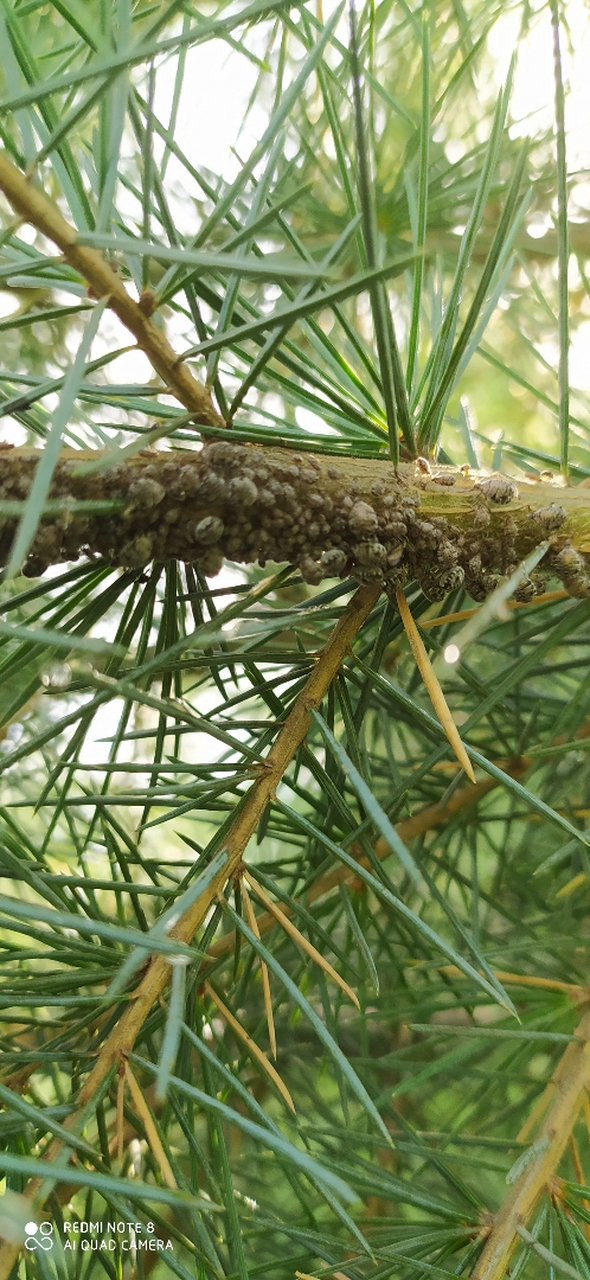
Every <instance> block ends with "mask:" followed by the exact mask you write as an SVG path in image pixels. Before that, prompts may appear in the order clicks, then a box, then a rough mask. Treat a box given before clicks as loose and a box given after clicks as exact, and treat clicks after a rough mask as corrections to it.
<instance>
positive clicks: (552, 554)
mask: <svg viewBox="0 0 590 1280" xmlns="http://www.w3.org/2000/svg"><path fill="white" fill-rule="evenodd" d="M38 459H39V454H38V453H37V452H36V451H35V450H32V449H26V448H25V449H10V448H4V449H2V452H1V454H0V461H1V473H0V563H2V564H5V563H6V562H7V559H8V557H9V555H10V550H11V546H12V543H13V539H14V535H15V531H16V528H17V523H18V513H19V512H20V510H22V508H23V506H24V501H25V500H26V497H27V494H28V493H29V491H30V487H31V484H32V481H33V477H34V473H35V468H36V466H37V462H38ZM421 461H422V460H418V463H416V464H414V463H403V464H401V466H400V468H399V470H398V472H396V471H395V470H394V468H393V466H392V464H391V463H390V462H389V461H387V460H385V459H358V458H355V459H352V458H345V457H334V456H332V457H329V456H325V455H314V454H311V453H305V454H304V453H297V452H292V451H291V450H289V449H281V448H276V447H269V448H266V447H261V446H258V445H244V444H239V443H232V442H230V441H225V440H215V441H213V442H212V443H207V444H205V445H204V447H203V448H202V449H200V450H191V451H188V450H182V451H181V450H178V451H172V450H171V451H169V452H165V451H163V450H162V451H160V450H144V451H143V452H142V453H140V454H138V455H135V456H134V457H133V458H131V459H129V460H127V461H125V462H124V463H120V464H117V465H109V464H108V459H106V458H102V459H101V457H100V455H97V454H93V455H89V454H83V453H76V452H75V451H71V450H70V451H64V453H63V454H62V456H61V458H60V460H59V463H58V465H57V467H56V470H55V473H54V476H53V483H52V487H51V492H50V495H49V500H48V503H47V504H46V506H45V508H44V512H43V515H42V518H41V520H40V523H39V526H38V529H37V532H36V535H35V538H34V541H33V543H32V545H31V547H30V550H29V554H28V557H27V560H26V563H25V566H24V573H25V574H26V575H27V576H30V577H34V576H38V575H40V574H42V573H43V572H44V570H45V569H46V568H47V567H48V566H49V565H51V564H55V563H59V562H61V561H68V560H75V559H77V558H78V557H79V556H81V555H88V554H90V555H92V554H99V555H101V556H103V557H104V558H105V559H106V560H108V561H110V563H112V564H114V565H121V566H126V567H131V568H137V569H141V568H144V567H145V565H147V564H148V563H149V562H150V561H152V560H156V561H168V560H184V561H188V562H191V563H194V564H195V565H196V567H197V568H198V569H199V570H200V571H201V572H202V573H203V574H205V575H207V576H213V575H215V574H216V573H217V572H218V571H219V569H220V568H221V565H222V563H223V561H224V559H228V560H231V561H235V562H238V563H241V564H250V563H257V564H260V565H262V566H264V565H265V563H266V562H267V561H269V560H270V561H274V562H278V563H284V562H285V561H288V562H290V563H292V564H295V565H297V566H298V568H299V569H300V571H301V574H302V576H303V578H304V580H305V581H306V582H308V583H311V584H318V583H320V582H321V581H322V580H323V579H324V578H330V577H336V576H340V577H348V576H351V577H353V578H355V579H356V580H357V581H359V582H365V583H374V584H376V585H379V586H381V587H382V588H383V589H385V590H396V589H398V588H399V587H403V586H404V585H405V584H406V583H407V582H410V581H413V580H416V581H418V582H419V584H420V586H421V587H422V590H423V591H424V593H425V595H426V596H427V597H428V599H430V600H442V599H444V597H445V596H446V595H447V594H448V592H449V591H451V590H453V589H455V588H457V587H459V586H461V585H462V584H464V585H465V587H466V589H467V591H468V592H469V594H470V595H471V596H472V597H473V598H474V599H475V600H482V599H484V598H485V597H486V596H487V595H488V594H489V593H490V592H491V591H492V590H493V589H494V587H495V586H496V585H497V583H498V580H499V578H500V576H502V575H508V574H510V573H512V572H513V571H514V569H515V568H516V567H517V565H518V564H519V562H520V561H521V560H522V559H523V558H524V557H525V556H526V555H528V554H529V553H530V552H531V551H532V550H533V549H534V548H535V547H537V546H538V545H539V544H540V543H541V542H543V541H545V540H549V544H550V545H549V549H548V551H547V553H546V555H545V556H544V558H543V560H542V561H541V564H540V566H539V568H538V569H537V570H536V571H535V573H534V574H533V575H532V576H531V578H529V579H527V580H526V582H524V583H523V584H521V587H520V588H519V589H518V593H517V598H521V599H524V600H526V599H531V598H532V597H533V596H534V594H535V593H537V592H541V591H543V590H544V588H545V584H546V580H547V577H548V576H549V575H551V576H557V577H558V578H560V580H561V581H562V582H563V584H564V586H565V587H566V589H567V590H568V591H569V593H570V594H571V595H575V596H589V595H590V577H589V571H590V562H589V561H588V558H587V555H586V550H588V551H590V509H589V507H588V498H587V490H583V489H581V488H580V487H578V488H570V487H559V486H558V485H557V484H555V483H553V482H552V483H551V484H548V483H547V482H546V481H545V482H543V481H537V480H536V479H532V478H531V479H530V480H525V481H524V482H522V481H519V484H518V487H517V485H516V484H515V483H514V481H512V480H511V479H508V478H507V477H505V476H499V475H485V476H484V475H482V474H481V473H474V474H470V473H468V469H467V468H453V467H437V466H436V465H435V464H432V465H429V466H428V467H425V466H424V465H420V463H421ZM15 503H16V506H15ZM79 504H84V506H83V507H80V505H79ZM89 504H92V507H90V505H89ZM585 540H586V541H585Z"/></svg>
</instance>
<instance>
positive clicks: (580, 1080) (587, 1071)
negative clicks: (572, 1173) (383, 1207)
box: [471, 1013, 590, 1280]
mask: <svg viewBox="0 0 590 1280" xmlns="http://www.w3.org/2000/svg"><path fill="white" fill-rule="evenodd" d="M575 1035H576V1037H577V1041H576V1043H572V1044H568V1046H567V1049H566V1050H565V1053H564V1054H563V1057H562V1058H561V1060H560V1062H559V1063H558V1066H557V1069H556V1071H555V1072H554V1074H553V1078H552V1083H553V1085H554V1086H555V1091H554V1100H553V1103H552V1106H551V1108H550V1110H549V1112H548V1115H547V1117H546V1120H545V1122H544V1124H543V1126H542V1128H541V1130H540V1133H539V1135H538V1139H537V1140H536V1142H535V1147H536V1148H537V1150H538V1154H537V1155H536V1156H535V1157H534V1158H533V1159H531V1160H530V1161H529V1163H528V1164H527V1165H526V1166H525V1168H524V1169H523V1170H522V1173H521V1174H520V1177H518V1178H517V1179H516V1181H515V1182H514V1183H513V1185H512V1186H511V1187H510V1190H509V1192H508V1195H507V1196H506V1199H505V1200H504V1203H503V1204H502V1206H501V1208H500V1209H499V1210H498V1213H496V1214H495V1216H494V1219H493V1224H492V1227H491V1230H490V1233H489V1235H488V1238H487V1240H486V1243H485V1245H484V1248H483V1251H482V1254H481V1257H480V1259H479V1261H478V1263H477V1266H476V1267H475V1270H474V1271H473V1272H472V1274H471V1280H501V1277H502V1276H503V1275H504V1272H505V1270H506V1267H507V1265H508V1262H509V1260H510V1257H511V1254H512V1252H513V1250H514V1248H515V1245H516V1244H517V1243H518V1239H519V1235H520V1228H522V1227H523V1225H524V1223H525V1222H527V1221H528V1219H529V1218H530V1216H531V1214H532V1212H533V1210H534V1208H535V1205H536V1204H537V1203H538V1200H539V1198H540V1196H541V1195H542V1192H543V1190H544V1188H545V1186H546V1185H547V1183H548V1181H549V1179H550V1178H551V1176H552V1175H553V1174H555V1173H556V1172H557V1168H558V1165H559V1162H560V1160H561V1157H562V1155H563V1153H564V1151H565V1148H566V1147H567V1144H568V1142H569V1139H570V1135H571V1133H572V1132H573V1128H574V1125H575V1123H576V1120H577V1118H578V1114H579V1112H580V1109H581V1108H582V1106H583V1103H584V1098H585V1095H586V1090H587V1089H588V1087H589V1086H590V1013H585V1014H584V1017H583V1018H582V1020H581V1022H580V1023H579V1024H578V1026H577V1028H576V1032H575Z"/></svg>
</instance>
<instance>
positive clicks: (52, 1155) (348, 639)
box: [0, 586, 380, 1280]
mask: <svg viewBox="0 0 590 1280" xmlns="http://www.w3.org/2000/svg"><path fill="white" fill-rule="evenodd" d="M379 595H380V591H379V588H378V587H374V586H363V587H359V590H358V591H357V592H356V593H355V595H354V596H353V598H352V600H351V601H350V604H349V605H348V608H347V609H346V610H345V612H344V614H343V615H342V617H341V618H340V619H339V621H338V623H337V625H336V626H335V628H334V630H333V632H332V634H331V636H330V638H329V640H328V642H327V644H326V645H325V647H324V649H322V652H321V654H320V656H319V658H318V661H317V663H316V666H315V667H314V669H313V671H312V673H311V675H310V677H309V679H308V681H307V683H306V685H305V687H304V689H303V690H302V692H301V694H300V695H299V697H298V699H297V701H296V703H295V705H294V707H293V708H292V710H291V712H290V713H289V715H288V717H287V719H286V720H285V723H284V725H283V727H282V729H281V732H280V733H279V735H278V737H277V740H276V742H275V743H274V746H273V747H272V748H271V750H270V752H269V754H268V756H267V758H266V760H265V762H264V770H263V772H261V774H260V776H259V777H258V779H257V780H256V782H255V783H254V784H253V786H252V787H251V789H250V791H249V792H248V795H247V796H246V799H245V801H244V803H243V805H242V806H241V808H240V810H239V812H238V814H237V815H236V818H235V820H234V822H233V823H232V826H231V827H230V829H229V831H228V833H227V836H226V840H225V849H226V850H227V852H228V858H227V861H226V863H225V865H224V867H223V868H222V870H221V871H220V872H219V873H218V874H217V876H216V877H215V878H214V879H213V880H212V881H211V883H210V884H209V885H208V887H207V889H206V891H205V892H204V893H202V894H201V896H200V897H199V898H197V900H196V901H195V902H194V903H193V904H192V906H191V907H189V908H188V909H187V910H186V911H185V912H184V913H183V915H182V916H181V917H180V920H178V922H177V923H176V925H175V926H174V928H173V929H171V930H170V934H169V936H170V937H171V938H175V939H177V940H178V941H180V942H185V943H190V941H191V940H192V938H193V937H194V935H195V933H196V931H197V929H198V928H199V926H200V925H201V924H202V923H203V921H204V920H205V918H206V916H207V913H208V912H209V910H210V908H211V906H212V905H213V903H214V902H216V900H217V898H218V896H219V894H220V893H222V891H223V887H224V885H225V883H226V882H227V880H229V879H230V878H231V877H232V876H233V875H235V873H236V871H237V870H238V868H239V866H240V863H241V861H242V855H243V853H244V849H245V848H246V845H247V844H248V841H249V840H250V837H251V836H252V835H253V834H254V832H255V830H256V827H257V826H258V823H259V821H260V818H261V817H262V814H263V813H264V811H265V809H266V807H267V805H268V804H269V803H270V801H271V800H272V798H273V796H274V794H275V791H276V788H277V786H278V784H279V782H280V780H281V778H282V776H283V774H284V772H285V769H286V768H287V767H288V765H289V764H290V762H291V760H292V759H293V756H294V755H295V752H296V751H297V748H298V747H299V746H300V745H301V743H302V742H303V740H304V738H305V736H306V733H307V731H308V728H309V724H310V719H311V714H310V713H311V711H312V710H315V709H316V707H319V705H320V703H321V701H322V698H323V697H324V694H325V693H326V690H327V689H328V688H329V686H330V684H331V683H332V680H333V679H334V678H335V676H336V675H337V674H338V671H339V669H340V666H341V664H342V662H343V660H344V658H345V656H346V654H347V652H348V650H349V649H350V646H351V645H352V642H353V640H354V638H355V636H356V635H357V633H358V631H360V628H361V627H362V625H363V623H364V622H365V620H366V618H367V617H368V615H369V613H370V612H371V609H372V608H373V606H374V605H375V604H376V603H377V600H378V599H379ZM170 971H171V970H170V964H169V963H168V960H167V957H165V956H154V957H153V959H152V960H151V962H150V965H149V968H148V970H147V973H146V974H145V977H144V978H143V981H142V982H141V983H140V985H139V987H138V988H137V990H136V991H135V992H134V993H133V997H132V998H131V999H130V1001H129V1003H128V1004H127V1005H126V1008H125V1011H124V1013H123V1015H122V1017H121V1019H120V1021H119V1022H118V1023H117V1025H116V1026H115V1027H114V1028H113V1030H112V1031H111V1033H110V1035H109V1036H108V1037H107V1039H106V1040H105V1042H104V1044H103V1046H102V1049H101V1051H100V1053H99V1055H98V1057H97V1060H96V1063H95V1065H94V1067H93V1069H92V1071H91V1072H90V1074H89V1076H88V1077H87V1079H86V1081H85V1083H84V1085H83V1086H82V1089H81V1090H80V1094H79V1096H78V1100H77V1106H76V1109H75V1110H74V1111H73V1112H71V1113H70V1115H69V1116H68V1117H67V1118H66V1120H65V1122H64V1124H65V1127H67V1128H68V1129H69V1128H72V1129H73V1128H75V1126H76V1123H77V1121H78V1118H79V1115H80V1112H81V1111H83V1110H84V1108H85V1107H86V1105H87V1104H88V1102H90V1100H91V1099H92V1098H93V1097H94V1095H95V1093H96V1092H97V1090H98V1088H99V1086H100V1085H101V1084H102V1082H103V1080H104V1079H105V1076H106V1075H107V1074H108V1072H109V1071H110V1070H111V1067H112V1066H113V1064H114V1063H120V1062H121V1061H124V1060H125V1059H126V1058H127V1057H128V1055H129V1054H130V1052H131V1050H132V1049H133V1046H134V1044H135V1041H136V1039H137V1036H138V1035H139V1033H140V1031H141V1029H142V1027H143V1025H144V1023H145V1020H146V1018H147V1017H148V1014H149V1012H150V1010H151V1008H152V1006H153V1004H154V1001H155V1000H157V998H158V996H159V995H160V993H161V991H163V989H164V987H165V986H167V984H168V981H169V978H170ZM63 1145H64V1144H63V1141H62V1140H61V1139H58V1138H55V1139H54V1140H53V1142H52V1143H51V1145H50V1146H49V1148H48V1150H47V1151H46V1152H45V1159H46V1160H47V1161H49V1162H54V1161H56V1160H57V1158H58V1156H59V1155H60V1154H61V1152H62V1150H63ZM42 1182H43V1180H42V1179H41V1178H32V1179H31V1181H30V1182H29V1183H28V1185H27V1187H26V1189H25V1192H24V1194H25V1195H26V1196H27V1198H28V1199H29V1200H31V1201H35V1199H36V1197H38V1195H39V1192H40V1189H41V1186H42ZM20 1250H21V1246H20V1244H12V1243H8V1242H7V1243H6V1244H5V1246H4V1249H3V1253H2V1258H1V1259H0V1280H8V1277H9V1276H10V1274H11V1272H12V1269H13V1266H14V1263H15V1261H16V1259H17V1258H18V1256H19V1253H20Z"/></svg>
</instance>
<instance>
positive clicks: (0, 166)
mask: <svg viewBox="0 0 590 1280" xmlns="http://www.w3.org/2000/svg"><path fill="white" fill-rule="evenodd" d="M0 191H3V192H4V195H5V196H6V199H7V200H8V201H9V202H10V204H11V205H12V207H13V209H14V210H15V212H16V213H18V215H19V217H21V218H22V219H23V221H25V222H29V223H30V224H31V225H32V226H34V227H36V228H37V230H38V231H40V232H41V233H42V234H43V235H44V236H46V237H47V239H48V240H52V241H53V243H54V244H55V245H57V247H58V249H59V250H60V252H61V253H62V254H63V256H64V258H65V260H66V262H68V263H69V264H70V266H71V267H74V268H75V270H76V271H79V272H80V275H81V276H82V278H83V279H84V280H85V281H86V282H87V284H88V285H89V286H90V289H91V291H92V293H93V294H94V296H95V297H96V298H103V297H108V300H109V306H110V307H111V309H112V310H113V311H114V312H115V315H117V316H118V317H119V320H120V321H121V323H122V324H124V325H125V328H126V329H129V331H130V333H132V334H133V336H134V338H135V340H136V342H137V345H138V347H141V350H142V351H143V352H144V353H145V355H146V356H147V358H148V360H149V361H150V362H151V364H152V365H153V367H154V369H155V370H156V372H157V373H159V375H160V377H161V378H162V379H163V381H164V384H165V387H166V388H167V389H168V390H170V391H171V392H172V393H173V394H174V395H175V396H176V397H177V398H178V400H180V403H181V404H183V405H184V406H185V408H186V409H189V410H190V411H191V412H192V413H194V416H195V420H196V421H197V422H202V423H206V424H208V425H209V426H223V425H224V424H223V419H222V418H221V417H220V416H219V414H218V413H216V411H215V409H214V408H213V405H212V403H211V396H210V394H209V391H208V389H206V388H205V387H202V386H201V385H200V383H198V382H197V380H196V378H194V377H193V375H192V373H191V372H190V369H189V368H188V367H187V365H185V364H179V363H178V356H177V355H176V352H175V351H174V349H173V348H172V347H171V346H170V343H169V342H168V339H167V338H166V337H165V335H164V333H163V332H162V330H161V329H159V328H158V326H157V325H155V324H154V322H153V320H151V319H150V318H149V315H148V314H147V313H146V311H145V310H142V308H141V307H140V306H139V304H138V303H137V302H134V300H133V298H130V297H129V294H128V293H127V290H126V288H125V286H124V284H123V282H122V280H120V279H119V277H118V275H117V274H116V273H115V272H114V271H113V269H112V267H110V266H109V264H108V262H106V260H105V258H104V257H103V255H102V253H99V252H98V251H97V250H96V249H89V248H86V247H85V246H84V245H79V244H77V243H76V230H75V228H74V227H72V226H70V224H69V223H68V222H66V220H65V218H64V217H62V214H61V213H60V211H59V209H58V207H57V205H56V204H54V203H53V201H52V200H50V199H49V197H48V196H46V195H45V193H44V192H43V191H41V190H40V189H39V187H36V186H34V185H33V182H32V179H29V178H26V177H25V175H24V174H23V173H21V171H20V169H17V168H16V166H15V165H13V164H12V162H11V161H10V160H9V159H8V157H7V156H6V153H0Z"/></svg>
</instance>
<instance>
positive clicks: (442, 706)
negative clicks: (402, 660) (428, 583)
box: [395, 591, 475, 782]
mask: <svg viewBox="0 0 590 1280" xmlns="http://www.w3.org/2000/svg"><path fill="white" fill-rule="evenodd" d="M395 598H396V601H397V607H398V609H399V612H400V617H401V620H402V622H403V624H404V629H405V632H406V635H407V637H408V640H409V642H410V647H411V649H412V653H413V654H414V657H415V659H416V665H417V667H418V670H419V672H420V675H421V676H422V679H423V681H424V684H425V685H426V688H427V690H428V696H429V698H430V701H431V702H432V705H433V707H434V710H435V711H436V714H437V716H438V718H439V720H440V723H441V725H442V727H443V729H444V731H445V733H446V735H447V738H448V740H449V742H450V744H451V746H452V748H453V751H454V752H455V755H456V757H457V760H458V761H459V764H460V765H461V768H462V769H463V770H464V771H465V773H466V774H467V777H468V778H469V779H470V780H471V782H475V774H474V772H473V769H472V766H471V761H470V759H469V756H468V755H467V752H466V750H465V747H464V746H463V743H462V741H461V735H460V733H459V730H458V728H457V726H456V724H455V721H454V720H453V717H452V715H451V713H450V711H449V708H448V706H447V701H446V698H445V695H444V693H443V691H442V689H441V687H440V684H439V682H438V680H437V677H436V675H435V674H434V671H433V669H432V664H431V661H430V658H429V657H428V654H427V652H426V649H425V648H424V644H423V641H422V637H421V635H420V632H419V631H418V628H417V626H416V623H415V622H414V619H413V617H412V614H411V613H410V608H409V605H408V602H407V600H406V597H405V595H404V593H403V591H396V593H395Z"/></svg>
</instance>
